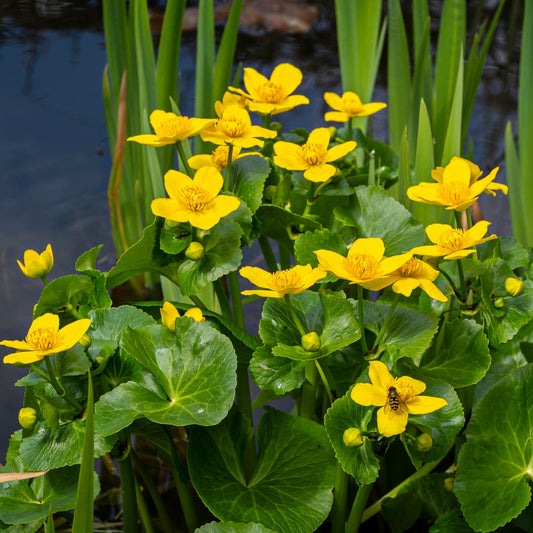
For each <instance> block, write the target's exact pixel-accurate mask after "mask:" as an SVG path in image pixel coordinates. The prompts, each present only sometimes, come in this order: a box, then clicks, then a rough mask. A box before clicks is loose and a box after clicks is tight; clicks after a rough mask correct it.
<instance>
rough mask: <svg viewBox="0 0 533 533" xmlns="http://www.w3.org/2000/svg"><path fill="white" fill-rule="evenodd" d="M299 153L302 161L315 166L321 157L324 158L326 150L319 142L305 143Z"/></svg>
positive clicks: (320, 160)
mask: <svg viewBox="0 0 533 533" xmlns="http://www.w3.org/2000/svg"><path fill="white" fill-rule="evenodd" d="M301 153H302V157H303V159H304V161H305V162H306V163H307V164H308V165H310V166H315V165H320V163H322V159H323V158H324V154H325V153H326V150H324V147H323V146H322V145H321V144H316V143H305V144H304V145H303V146H302V152H301Z"/></svg>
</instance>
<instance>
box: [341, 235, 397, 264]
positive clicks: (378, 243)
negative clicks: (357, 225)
mask: <svg viewBox="0 0 533 533" xmlns="http://www.w3.org/2000/svg"><path fill="white" fill-rule="evenodd" d="M384 253H385V245H384V244H383V241H382V240H381V239H379V238H377V237H371V238H368V239H357V240H356V241H354V243H353V244H352V245H351V246H350V249H349V250H348V256H351V255H370V256H373V257H375V258H376V259H377V260H378V261H381V258H382V257H383V254H384ZM400 266H401V265H400Z"/></svg>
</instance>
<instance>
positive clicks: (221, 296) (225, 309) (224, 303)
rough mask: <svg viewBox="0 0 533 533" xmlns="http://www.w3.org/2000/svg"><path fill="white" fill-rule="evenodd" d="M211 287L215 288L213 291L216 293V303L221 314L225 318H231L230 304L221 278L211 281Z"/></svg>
mask: <svg viewBox="0 0 533 533" xmlns="http://www.w3.org/2000/svg"><path fill="white" fill-rule="evenodd" d="M213 287H214V288H215V293H216V295H217V298H218V303H219V304H220V310H221V312H222V314H223V315H224V316H225V317H226V318H229V319H230V320H233V313H232V312H231V305H230V303H229V299H228V294H227V293H226V288H225V287H224V284H223V282H222V278H219V279H217V280H216V281H215V282H214V283H213Z"/></svg>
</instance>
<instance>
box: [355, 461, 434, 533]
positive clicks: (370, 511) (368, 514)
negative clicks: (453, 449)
mask: <svg viewBox="0 0 533 533" xmlns="http://www.w3.org/2000/svg"><path fill="white" fill-rule="evenodd" d="M439 463H440V460H438V461H432V462H430V463H426V464H425V465H423V466H422V468H420V470H417V471H416V472H415V473H414V474H413V475H411V476H409V477H408V478H407V479H404V480H403V481H402V482H401V483H400V484H399V485H396V487H394V488H393V489H392V490H390V491H389V492H387V494H385V496H382V497H381V498H380V499H379V500H378V501H377V502H375V503H373V504H372V505H370V506H369V507H367V508H366V509H365V512H364V513H363V516H362V519H361V522H364V521H366V520H368V519H369V518H372V517H373V516H374V515H375V514H377V513H379V512H380V511H381V504H382V503H383V501H384V500H385V498H395V497H396V496H397V494H398V493H399V492H400V490H401V489H402V488H403V487H405V486H406V485H408V484H409V483H412V482H413V481H414V480H415V479H419V478H421V477H424V476H426V475H427V474H429V473H430V472H431V471H432V470H433V469H434V468H435V467H436V466H437V465H438V464H439ZM346 531H347V533H348V530H346Z"/></svg>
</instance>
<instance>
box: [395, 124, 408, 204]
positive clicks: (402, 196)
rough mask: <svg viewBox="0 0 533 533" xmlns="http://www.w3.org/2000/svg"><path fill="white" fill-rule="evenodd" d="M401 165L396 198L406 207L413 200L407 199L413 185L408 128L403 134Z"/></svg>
mask: <svg viewBox="0 0 533 533" xmlns="http://www.w3.org/2000/svg"><path fill="white" fill-rule="evenodd" d="M399 154H400V163H399V166H398V186H397V195H396V196H395V198H396V199H397V200H398V201H399V202H400V203H402V204H403V205H404V206H407V205H409V203H410V202H411V200H409V198H407V189H408V188H409V187H410V185H411V165H410V162H409V146H408V143H407V126H406V127H405V128H404V130H403V133H402V139H401V141H400V152H399Z"/></svg>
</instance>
